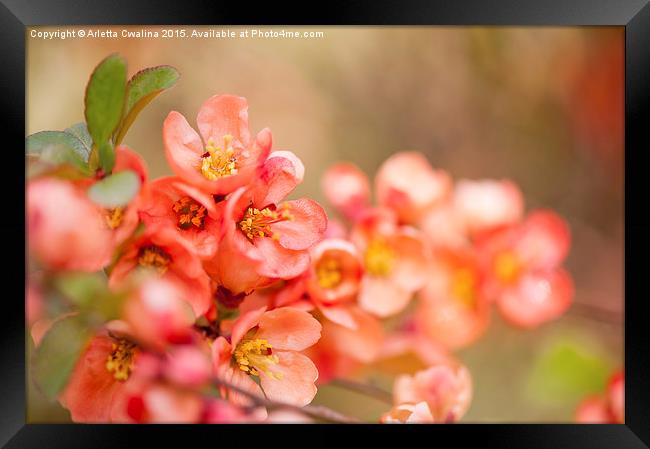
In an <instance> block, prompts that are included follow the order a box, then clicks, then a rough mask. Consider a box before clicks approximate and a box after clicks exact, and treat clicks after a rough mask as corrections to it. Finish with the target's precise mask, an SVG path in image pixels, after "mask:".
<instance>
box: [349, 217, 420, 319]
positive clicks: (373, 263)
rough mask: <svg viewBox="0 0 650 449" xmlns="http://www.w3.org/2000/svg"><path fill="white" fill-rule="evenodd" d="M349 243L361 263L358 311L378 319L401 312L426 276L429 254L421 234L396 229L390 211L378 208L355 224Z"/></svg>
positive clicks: (409, 230)
mask: <svg viewBox="0 0 650 449" xmlns="http://www.w3.org/2000/svg"><path fill="white" fill-rule="evenodd" d="M351 240H352V242H353V243H354V244H355V245H356V246H357V248H358V249H359V251H360V252H361V253H362V254H363V260H364V269H365V274H364V276H363V279H362V281H361V287H360V291H359V298H358V302H359V305H360V306H361V308H363V309H364V310H366V311H368V312H370V313H372V314H374V315H376V316H379V317H387V316H390V315H394V314H397V313H399V312H401V311H402V310H404V308H405V307H406V306H407V305H408V303H409V301H410V300H411V298H412V296H413V294H414V293H415V292H416V291H417V290H419V289H420V288H421V287H422V286H423V285H424V282H425V280H426V276H427V270H428V264H429V253H428V251H427V249H428V248H427V246H426V244H425V241H424V238H423V236H422V234H421V233H420V232H419V231H417V230H416V229H414V228H411V227H408V226H399V225H398V224H397V221H396V218H395V215H394V214H393V213H392V212H391V210H389V209H382V208H378V209H372V210H369V211H368V213H366V214H365V215H364V216H363V217H362V218H361V219H360V220H359V221H358V222H357V224H356V226H355V228H354V229H353V231H352V235H351Z"/></svg>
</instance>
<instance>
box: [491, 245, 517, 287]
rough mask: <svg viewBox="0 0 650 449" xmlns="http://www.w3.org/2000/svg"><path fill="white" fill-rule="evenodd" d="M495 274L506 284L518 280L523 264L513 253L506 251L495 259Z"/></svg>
mask: <svg viewBox="0 0 650 449" xmlns="http://www.w3.org/2000/svg"><path fill="white" fill-rule="evenodd" d="M493 269H494V274H495V275H496V277H497V278H498V279H499V280H500V281H501V282H503V283H504V284H511V283H513V282H515V281H516V280H517V278H518V277H519V273H520V272H521V262H520V261H519V258H518V257H517V256H516V255H515V254H514V253H513V252H512V251H504V252H502V253H499V254H497V256H496V257H495V258H494V265H493Z"/></svg>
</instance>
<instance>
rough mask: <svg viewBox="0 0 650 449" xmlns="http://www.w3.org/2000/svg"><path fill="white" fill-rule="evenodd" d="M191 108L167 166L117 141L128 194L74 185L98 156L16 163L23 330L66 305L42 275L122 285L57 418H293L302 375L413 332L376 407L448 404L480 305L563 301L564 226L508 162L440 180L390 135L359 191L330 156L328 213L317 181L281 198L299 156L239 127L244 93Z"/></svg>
mask: <svg viewBox="0 0 650 449" xmlns="http://www.w3.org/2000/svg"><path fill="white" fill-rule="evenodd" d="M196 124H197V129H198V132H197V131H196V130H195V129H194V128H193V127H192V126H191V125H190V124H189V123H188V121H187V120H186V119H185V117H183V115H181V114H180V113H178V112H175V111H172V112H171V113H170V114H169V115H168V116H167V118H166V119H165V122H164V124H163V133H162V134H163V142H164V151H165V156H166V158H167V161H168V163H169V166H170V167H171V169H172V170H173V172H174V175H173V176H168V177H162V178H159V179H155V180H150V179H149V176H148V173H147V168H146V164H145V162H144V161H143V159H142V158H141V157H140V156H139V155H138V154H137V153H136V152H134V151H133V150H131V149H130V148H128V147H127V146H125V145H121V146H119V147H117V149H116V161H115V166H114V168H113V171H112V172H113V174H115V173H119V172H120V171H123V170H131V171H133V172H135V173H137V174H138V177H139V182H140V189H139V191H138V194H137V195H136V196H135V197H134V198H133V199H132V200H131V201H130V202H129V203H128V204H127V205H124V206H121V207H115V208H106V207H102V206H99V205H97V204H96V203H94V202H93V201H91V199H89V197H88V194H87V192H88V190H89V189H90V188H91V187H92V186H93V185H94V184H95V183H97V182H99V181H100V180H101V179H102V178H103V176H104V174H103V173H102V172H101V171H98V172H97V174H96V175H95V176H93V177H89V178H84V179H61V178H57V177H53V176H41V177H36V178H33V179H31V180H30V181H29V183H28V186H27V219H28V229H27V232H28V238H29V255H30V260H32V261H33V262H34V263H35V264H37V265H38V267H39V273H40V274H38V273H37V274H32V275H30V279H29V285H28V292H27V293H28V294H27V300H28V321H29V323H30V325H31V333H32V336H33V339H34V342H35V344H36V345H37V346H38V345H39V342H40V341H41V340H42V338H43V335H44V334H46V333H47V332H48V330H49V329H51V328H53V327H54V326H55V325H56V323H57V321H58V320H61V319H64V318H66V317H69V316H74V314H75V313H77V312H75V310H71V311H66V313H63V314H60V315H58V316H52V314H51V313H48V312H47V304H46V302H47V300H46V299H45V298H46V294H45V292H46V290H47V288H48V285H47V282H44V281H43V278H51V277H52V276H54V277H55V278H56V276H58V275H60V274H64V273H70V272H97V271H102V270H103V271H104V272H106V273H107V274H108V278H107V285H108V288H109V289H110V290H111V291H113V292H120V293H122V294H123V295H124V299H123V302H122V303H121V304H120V307H119V316H118V317H117V319H112V320H110V321H108V322H105V323H101V325H99V326H98V327H97V328H95V329H94V337H92V338H91V339H90V341H89V342H88V343H87V345H86V346H85V347H84V350H83V352H82V354H81V356H80V358H79V359H78V360H77V361H76V364H75V366H74V369H73V370H72V372H71V375H70V377H69V379H68V382H67V384H66V386H65V388H64V389H63V390H62V392H61V393H60V394H59V396H58V400H59V401H60V403H61V404H62V405H63V406H64V407H65V408H67V409H68V410H69V411H70V414H71V417H72V419H73V420H74V421H78V422H138V423H141V422H192V423H216V422H277V421H279V420H282V419H285V420H287V419H288V420H299V418H298V417H297V416H296V415H295V413H296V410H298V409H299V408H302V407H305V406H307V405H308V404H310V403H311V402H312V400H313V399H314V397H315V395H316V392H317V385H318V384H322V383H326V382H328V381H330V380H332V379H337V378H343V377H346V376H351V375H354V374H355V373H356V372H358V369H359V368H362V367H364V366H370V365H372V364H373V363H375V362H378V361H380V360H382V359H385V358H389V357H392V356H395V355H399V354H402V353H404V352H407V351H412V352H415V353H416V354H417V355H418V356H419V357H420V359H421V360H422V362H423V363H424V364H425V365H426V368H425V369H422V370H420V371H417V372H415V373H405V374H402V375H400V376H399V377H398V378H397V379H396V380H395V385H394V388H393V397H394V403H393V404H392V406H393V407H392V408H391V409H390V410H388V411H387V412H386V413H385V414H384V415H383V416H382V417H381V419H380V421H381V422H386V423H389V422H435V423H443V422H456V421H458V420H459V419H460V418H461V417H462V416H463V414H464V413H465V412H466V410H467V409H468V407H469V405H470V402H471V397H472V380H471V377H470V374H469V371H468V370H467V368H466V367H464V366H463V365H462V364H461V363H460V362H459V361H458V360H456V359H455V357H454V355H453V351H454V350H456V349H459V348H462V347H465V346H467V345H469V344H471V343H473V342H475V341H476V340H477V339H478V338H480V337H481V335H483V334H484V332H485V330H486V328H487V327H488V323H489V316H490V310H491V309H492V306H493V305H494V306H495V308H496V309H497V310H498V311H499V312H500V314H501V315H502V316H503V318H504V319H506V320H507V321H508V322H510V323H512V324H514V325H516V326H520V327H523V328H533V327H536V326H539V325H541V324H543V323H546V322H548V321H550V320H553V319H556V318H558V317H559V316H560V315H562V314H563V313H564V312H565V311H566V310H567V308H568V307H569V305H570V303H571V300H572V295H573V283H572V280H571V277H570V275H569V274H568V273H567V272H566V271H565V270H564V269H563V268H562V264H563V261H564V259H565V258H566V256H567V253H568V251H569V246H570V235H569V230H568V226H567V224H566V223H565V221H564V220H563V219H562V218H561V217H559V216H558V215H557V214H556V213H554V212H552V211H549V210H532V211H528V212H526V211H525V207H524V201H523V196H522V193H521V192H520V190H519V188H518V187H517V186H516V184H515V183H513V182H511V181H507V180H479V181H471V180H459V181H457V182H455V183H454V182H453V180H452V178H451V176H450V175H449V174H448V173H446V172H445V171H443V170H440V169H434V168H432V167H431V166H430V164H429V162H428V161H427V159H426V158H425V157H424V156H423V155H422V154H420V153H415V152H402V153H396V154H395V155H393V156H392V157H390V158H389V159H388V160H386V161H385V162H384V163H383V165H382V166H381V168H380V169H379V171H378V173H377V176H376V178H375V183H374V196H375V199H376V202H375V203H374V204H373V203H372V202H371V190H373V189H371V186H370V181H369V180H368V178H367V177H366V176H365V174H364V173H363V172H362V171H361V170H359V169H358V168H356V167H355V166H353V165H351V164H347V163H345V164H338V165H335V166H333V167H331V168H330V169H329V170H327V172H326V173H325V176H324V178H323V183H322V185H323V190H324V194H325V196H326V198H327V200H328V202H329V203H330V204H331V205H332V206H333V207H334V208H335V209H336V210H337V211H338V212H339V213H340V215H341V218H342V220H341V221H337V220H335V219H329V220H328V217H327V215H326V213H325V211H324V210H323V208H322V207H321V206H320V205H319V204H318V203H317V202H316V201H314V200H312V199H308V198H300V199H287V197H288V196H289V195H290V194H291V193H292V192H293V190H294V189H295V188H296V186H297V185H299V184H300V183H301V182H302V180H303V177H304V173H305V168H304V166H303V164H302V162H301V161H300V159H299V158H298V157H297V156H296V155H295V154H294V153H292V152H290V151H283V150H272V136H271V132H270V130H268V129H263V130H262V131H260V132H258V133H257V134H256V135H251V133H250V131H249V126H248V104H247V102H246V100H245V99H244V98H241V97H237V96H232V95H217V96H213V97H211V98H209V99H208V100H207V101H206V102H205V103H204V104H203V105H202V106H201V108H200V110H199V113H198V115H197V118H196ZM278 404H280V405H282V404H284V405H288V406H291V407H293V408H288V409H282V408H281V407H276V405H278ZM283 410H284V415H283V414H282V413H283V412H282V411H283ZM289 412H291V413H294V414H289V415H287V413H289Z"/></svg>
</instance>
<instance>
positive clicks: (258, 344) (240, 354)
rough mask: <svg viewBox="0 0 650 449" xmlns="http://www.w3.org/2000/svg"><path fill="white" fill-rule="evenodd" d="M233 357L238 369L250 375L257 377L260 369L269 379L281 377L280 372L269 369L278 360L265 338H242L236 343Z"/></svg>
mask: <svg viewBox="0 0 650 449" xmlns="http://www.w3.org/2000/svg"><path fill="white" fill-rule="evenodd" d="M234 358H235V363H237V366H239V369H240V370H242V371H243V372H245V373H247V374H249V375H251V376H258V377H259V375H260V371H261V372H263V373H264V374H266V375H267V376H268V377H270V378H271V379H276V380H280V379H282V373H275V372H273V371H271V367H272V366H273V365H277V364H278V362H279V361H280V360H279V359H278V356H277V355H273V349H272V347H271V345H270V344H269V342H268V341H266V340H263V339H260V338H256V339H254V340H243V341H242V342H241V343H239V344H238V345H237V348H236V349H235V353H234Z"/></svg>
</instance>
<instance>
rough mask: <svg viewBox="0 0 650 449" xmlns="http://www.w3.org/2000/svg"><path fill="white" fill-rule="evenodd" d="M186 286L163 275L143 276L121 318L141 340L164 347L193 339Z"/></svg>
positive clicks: (162, 348)
mask: <svg viewBox="0 0 650 449" xmlns="http://www.w3.org/2000/svg"><path fill="white" fill-rule="evenodd" d="M186 295H187V290H186V289H184V288H182V286H180V285H178V284H177V283H175V282H173V281H171V280H169V279H164V278H149V279H146V280H144V281H143V282H142V283H141V284H140V285H139V286H138V287H137V288H136V289H134V292H133V293H132V295H131V296H130V297H129V298H127V299H126V301H125V304H124V306H123V312H122V318H123V320H124V321H125V322H126V324H127V325H128V329H129V332H130V334H131V335H133V337H134V338H135V339H136V340H137V341H138V342H139V343H141V344H143V345H146V346H148V347H151V348H153V349H156V350H158V351H163V350H165V348H166V347H167V346H168V345H170V344H176V343H188V342H190V341H191V340H192V334H193V330H192V325H193V324H194V318H195V317H194V312H193V311H192V307H191V306H190V302H189V301H188V298H187V297H186Z"/></svg>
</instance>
